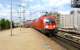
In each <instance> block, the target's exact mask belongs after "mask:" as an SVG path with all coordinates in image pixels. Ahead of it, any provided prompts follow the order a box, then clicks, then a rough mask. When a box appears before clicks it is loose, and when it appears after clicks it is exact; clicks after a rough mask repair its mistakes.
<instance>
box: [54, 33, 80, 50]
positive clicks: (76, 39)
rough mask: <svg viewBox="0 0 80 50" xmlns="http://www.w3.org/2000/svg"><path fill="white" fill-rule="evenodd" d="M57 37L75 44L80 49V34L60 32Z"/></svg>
mask: <svg viewBox="0 0 80 50" xmlns="http://www.w3.org/2000/svg"><path fill="white" fill-rule="evenodd" d="M55 37H56V38H57V39H59V40H61V41H63V42H65V43H68V44H69V45H72V46H74V47H75V48H77V49H78V50H79V49H80V35H78V34H71V33H66V32H58V33H57V34H56V35H55Z"/></svg>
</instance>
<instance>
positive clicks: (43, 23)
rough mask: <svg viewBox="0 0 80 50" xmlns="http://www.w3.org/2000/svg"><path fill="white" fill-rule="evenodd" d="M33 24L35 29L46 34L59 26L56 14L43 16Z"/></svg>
mask: <svg viewBox="0 0 80 50" xmlns="http://www.w3.org/2000/svg"><path fill="white" fill-rule="evenodd" d="M32 25H33V27H34V28H35V29H37V30H39V31H41V32H45V33H46V34H51V32H54V31H55V29H56V28H57V26H56V21H55V16H41V17H40V18H39V19H37V20H34V21H33V22H32Z"/></svg>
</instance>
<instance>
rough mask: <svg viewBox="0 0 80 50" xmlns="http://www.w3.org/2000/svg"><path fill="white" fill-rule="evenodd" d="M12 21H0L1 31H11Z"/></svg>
mask: <svg viewBox="0 0 80 50" xmlns="http://www.w3.org/2000/svg"><path fill="white" fill-rule="evenodd" d="M10 23H11V22H10V21H9V20H6V19H1V20H0V30H4V29H9V28H10ZM12 27H14V22H12Z"/></svg>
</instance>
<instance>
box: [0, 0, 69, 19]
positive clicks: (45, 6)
mask: <svg viewBox="0 0 80 50" xmlns="http://www.w3.org/2000/svg"><path fill="white" fill-rule="evenodd" d="M70 3H71V0H12V12H13V20H14V19H15V20H18V17H19V16H20V14H19V13H17V12H19V11H20V8H21V11H23V7H24V9H25V11H26V13H25V18H26V19H32V18H33V19H34V18H38V17H39V16H40V15H41V14H43V13H41V12H45V11H52V12H54V11H58V12H59V13H62V14H69V12H70V11H71V6H70ZM10 8H11V0H0V18H7V19H10ZM22 15H23V14H22ZM22 15H21V16H22Z"/></svg>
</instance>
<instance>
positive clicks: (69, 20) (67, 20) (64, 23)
mask: <svg viewBox="0 0 80 50" xmlns="http://www.w3.org/2000/svg"><path fill="white" fill-rule="evenodd" d="M60 28H73V17H72V16H71V15H61V16H60Z"/></svg>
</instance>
